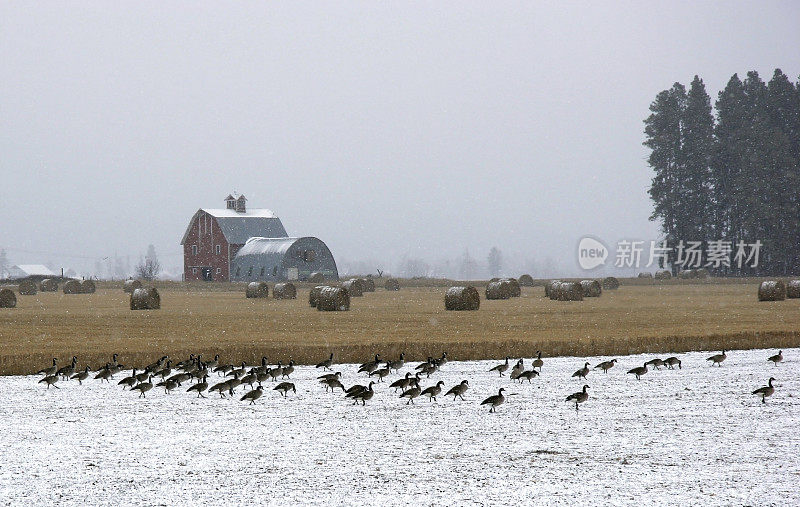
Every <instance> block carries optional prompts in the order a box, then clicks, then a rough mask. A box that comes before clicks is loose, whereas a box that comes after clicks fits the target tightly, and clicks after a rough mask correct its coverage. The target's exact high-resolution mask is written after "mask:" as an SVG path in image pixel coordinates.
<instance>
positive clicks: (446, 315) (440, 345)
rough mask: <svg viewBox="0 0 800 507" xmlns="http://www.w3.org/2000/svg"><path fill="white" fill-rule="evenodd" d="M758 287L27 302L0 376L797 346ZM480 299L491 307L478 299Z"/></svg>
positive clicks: (1, 351)
mask: <svg viewBox="0 0 800 507" xmlns="http://www.w3.org/2000/svg"><path fill="white" fill-rule="evenodd" d="M756 288H757V286H756V285H754V284H730V283H720V284H708V283H705V284H665V285H623V286H622V287H621V288H620V289H618V290H616V291H604V293H603V296H602V297H600V298H587V299H585V300H584V301H582V302H556V301H550V300H548V299H545V298H544V297H543V289H542V288H541V287H524V288H523V291H522V297H520V298H514V299H510V300H505V301H486V300H485V299H484V300H482V301H481V308H480V310H479V311H476V312H447V311H445V310H444V304H443V297H444V290H445V289H444V288H442V287H428V288H424V287H423V288H404V289H403V290H401V291H399V292H386V291H383V290H382V289H378V291H377V292H374V293H366V294H365V296H364V297H361V298H353V300H352V307H351V310H350V311H349V312H330V313H329V312H318V311H317V310H316V309H314V308H311V307H309V305H308V289H307V288H301V290H299V292H298V298H297V299H296V300H274V299H272V298H271V297H270V298H269V299H245V297H244V293H243V291H240V290H238V289H237V290H224V289H225V287H224V286H223V287H220V286H216V287H214V290H198V289H197V287H183V286H181V285H177V284H176V285H171V286H164V287H161V288H160V292H161V299H162V308H161V310H157V311H131V310H130V309H129V308H128V294H125V293H124V292H122V290H121V289H119V288H109V287H105V288H103V287H102V286H101V288H100V289H99V290H98V291H97V292H96V293H95V294H90V295H64V294H62V293H60V292H57V293H41V292H40V293H39V294H37V295H35V296H20V297H19V298H18V305H17V308H15V309H10V310H9V309H5V310H0V343H2V345H3V346H2V348H0V375H9V374H26V373H31V372H32V371H36V370H38V369H39V368H41V367H42V366H43V365H45V364H47V363H48V362H49V361H50V358H52V357H58V358H59V364H60V365H63V364H67V363H68V361H69V358H70V357H72V356H73V355H77V356H78V358H79V363H78V366H79V367H81V368H82V367H83V366H84V365H86V364H88V365H90V366H91V367H92V368H93V369H95V368H98V367H100V366H102V364H104V363H105V361H108V360H109V359H110V357H111V354H113V353H119V354H120V361H121V362H124V363H125V364H142V365H143V364H146V363H149V362H151V361H152V360H154V359H155V358H157V357H159V356H161V355H165V354H168V355H170V356H171V357H177V358H183V357H184V356H188V355H189V354H190V353H192V352H193V353H198V352H199V353H202V354H203V355H204V356H205V357H210V356H213V355H214V354H217V353H218V354H220V355H221V360H222V361H226V362H240V361H247V362H248V363H249V364H253V363H258V362H259V361H260V358H261V356H267V357H268V358H269V361H270V362H271V363H275V362H277V361H278V360H282V361H284V363H285V362H286V361H288V360H289V359H290V358H293V359H294V360H295V362H297V363H300V364H310V363H315V362H317V361H319V360H321V359H322V358H325V357H327V356H328V354H329V353H331V352H333V353H334V354H335V355H336V360H337V361H342V362H360V361H363V360H366V358H368V357H370V356H371V355H373V354H375V353H381V354H382V356H383V357H396V356H397V355H399V354H400V352H403V351H404V352H405V353H406V358H407V359H408V360H419V359H424V358H425V357H426V356H428V355H431V356H439V355H441V353H442V352H443V351H447V353H448V355H449V356H450V357H451V358H456V359H459V360H478V359H488V358H500V357H504V356H506V355H510V356H512V357H531V356H533V355H534V354H535V352H536V351H537V350H542V351H543V353H544V354H545V356H588V355H622V354H637V353H644V352H653V353H659V352H675V353H678V352H683V351H689V350H715V349H721V348H727V349H748V348H789V347H797V346H800V300H786V301H782V302H773V303H766V302H764V303H759V302H758V301H757V298H756V295H755V292H756ZM221 289H222V290H221ZM482 297H483V296H482Z"/></svg>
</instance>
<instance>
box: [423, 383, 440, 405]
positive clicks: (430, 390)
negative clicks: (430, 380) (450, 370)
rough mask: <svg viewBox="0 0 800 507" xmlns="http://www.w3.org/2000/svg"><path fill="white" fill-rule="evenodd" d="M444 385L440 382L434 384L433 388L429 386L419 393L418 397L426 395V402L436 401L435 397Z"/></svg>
mask: <svg viewBox="0 0 800 507" xmlns="http://www.w3.org/2000/svg"><path fill="white" fill-rule="evenodd" d="M443 385H444V381H443V380H440V381H439V382H437V383H436V385H435V386H430V387H428V388H426V389H425V390H424V391H422V392H421V393H420V396H422V395H425V394H427V395H428V401H433V400H435V399H436V397H437V396H439V394H440V393H441V392H442V386H443Z"/></svg>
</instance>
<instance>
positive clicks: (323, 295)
mask: <svg viewBox="0 0 800 507" xmlns="http://www.w3.org/2000/svg"><path fill="white" fill-rule="evenodd" d="M349 309H350V293H349V292H348V291H347V289H345V288H344V287H322V288H321V289H320V291H319V299H317V310H319V311H321V312H345V311H347V310H349Z"/></svg>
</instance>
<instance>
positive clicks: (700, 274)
mask: <svg viewBox="0 0 800 507" xmlns="http://www.w3.org/2000/svg"><path fill="white" fill-rule="evenodd" d="M709 276H711V273H709V272H708V270H707V269H706V268H700V269H695V270H694V277H695V278H708V277H709Z"/></svg>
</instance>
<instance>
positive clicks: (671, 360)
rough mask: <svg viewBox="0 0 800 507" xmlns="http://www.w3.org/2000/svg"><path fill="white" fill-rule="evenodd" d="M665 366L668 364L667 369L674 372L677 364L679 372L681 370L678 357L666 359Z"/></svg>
mask: <svg viewBox="0 0 800 507" xmlns="http://www.w3.org/2000/svg"><path fill="white" fill-rule="evenodd" d="M664 364H666V365H667V368H669V369H670V370H674V369H675V365H676V364H677V365H678V369H679V370H680V369H681V360H680V359H678V358H677V357H668V358H666V359H664Z"/></svg>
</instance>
